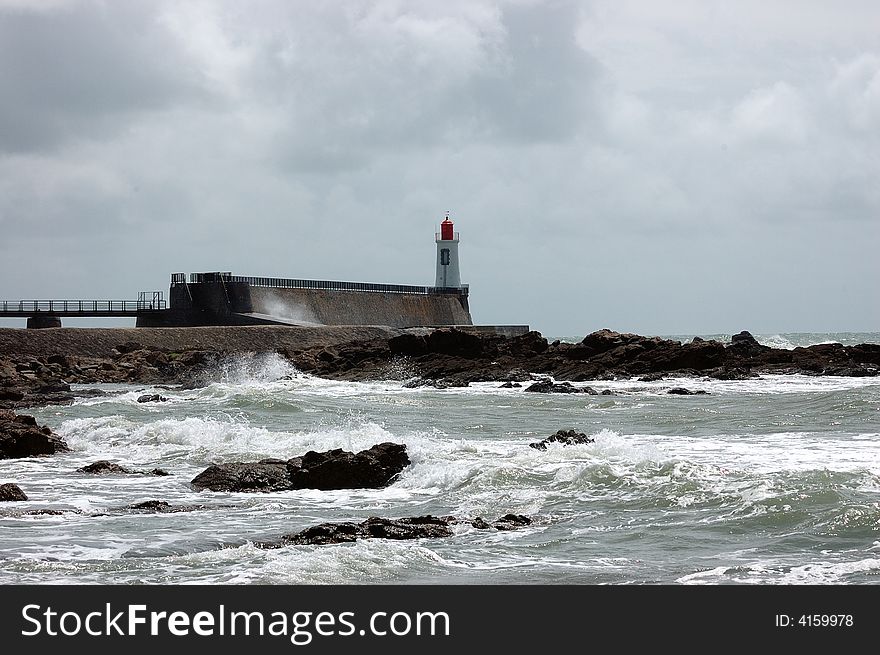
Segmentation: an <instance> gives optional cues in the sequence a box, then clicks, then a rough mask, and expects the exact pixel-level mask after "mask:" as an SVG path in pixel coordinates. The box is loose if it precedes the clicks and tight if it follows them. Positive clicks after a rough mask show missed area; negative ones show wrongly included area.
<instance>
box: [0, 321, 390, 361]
mask: <svg viewBox="0 0 880 655" xmlns="http://www.w3.org/2000/svg"><path fill="white" fill-rule="evenodd" d="M399 334H401V331H400V330H394V329H391V328H386V327H369V326H323V327H295V326H282V325H258V326H246V327H245V326H241V327H239V326H222V327H189V328H173V327H172V328H145V327H139V328H48V329H44V330H21V329H16V328H0V356H12V355H26V356H30V357H45V356H47V355H53V354H58V355H79V356H83V357H109V356H110V355H111V354H112V351H113V349H114V348H115V347H116V346H117V345H119V344H122V343H126V342H137V343H139V344H141V345H143V346H146V347H156V348H162V349H166V350H172V351H183V350H212V351H226V352H267V351H275V350H284V349H286V350H290V351H296V350H305V349H308V348H314V347H319V346H333V345H335V344H339V343H345V342H351V341H365V340H370V339H377V338H379V339H382V338H384V339H388V338H391V337H393V336H397V335H399Z"/></svg>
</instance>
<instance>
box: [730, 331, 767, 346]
mask: <svg viewBox="0 0 880 655" xmlns="http://www.w3.org/2000/svg"><path fill="white" fill-rule="evenodd" d="M730 343H732V344H733V343H747V344H755V345H761V344H759V343H758V340H757V339H755V337H753V336H752V333H751V332H748V331H747V330H743V331H742V332H740V333H739V334H734V335H733V336H732V337H730Z"/></svg>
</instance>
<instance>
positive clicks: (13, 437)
mask: <svg viewBox="0 0 880 655" xmlns="http://www.w3.org/2000/svg"><path fill="white" fill-rule="evenodd" d="M68 450H70V449H69V448H68V447H67V444H66V443H65V442H64V439H62V438H61V437H59V436H58V435H57V434H55V433H54V432H52V430H51V429H50V428H48V427H46V426H39V425H37V420H36V419H35V418H34V417H33V416H28V415H26V414H19V415H16V414H15V413H14V412H12V411H10V410H5V409H2V410H0V459H15V458H21V457H37V456H41V455H54V454H55V453H60V452H66V451H68Z"/></svg>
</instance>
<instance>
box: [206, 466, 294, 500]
mask: <svg viewBox="0 0 880 655" xmlns="http://www.w3.org/2000/svg"><path fill="white" fill-rule="evenodd" d="M191 484H192V486H193V487H194V488H195V489H196V490H201V489H208V490H210V491H264V492H270V491H287V490H289V489H290V488H291V486H290V472H289V471H288V468H287V462H286V461H284V460H278V459H264V460H260V461H259V462H251V463H247V462H231V463H229V464H214V465H212V466H209V467H208V468H207V469H205V470H204V471H202V472H201V473H199V474H198V475H197V476H196V477H195V478H193V480H192V482H191Z"/></svg>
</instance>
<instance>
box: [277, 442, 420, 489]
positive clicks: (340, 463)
mask: <svg viewBox="0 0 880 655" xmlns="http://www.w3.org/2000/svg"><path fill="white" fill-rule="evenodd" d="M296 460H299V462H296ZM409 463H410V461H409V456H408V455H407V454H406V446H405V445H403V444H396V443H389V442H386V443H381V444H377V445H375V446H373V447H372V448H369V449H367V450H362V451H360V452H359V453H350V452H346V451H344V450H342V449H340V448H337V449H335V450H330V451H326V452H322V453H318V452H315V451H309V452H307V453H306V454H305V455H303V456H302V457H301V458H295V459H292V460H289V461H288V463H287V465H288V468H289V470H290V483H291V486H290V488H291V489H323V490H329V489H360V488H368V489H378V488H380V487H386V486H388V485H389V484H390V483H391V481H392V479H393V478H394V477H395V476H396V475H397V474H398V473H400V472H401V471H402V470H403V469H404V468H406V467H407V466H408V465H409Z"/></svg>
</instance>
